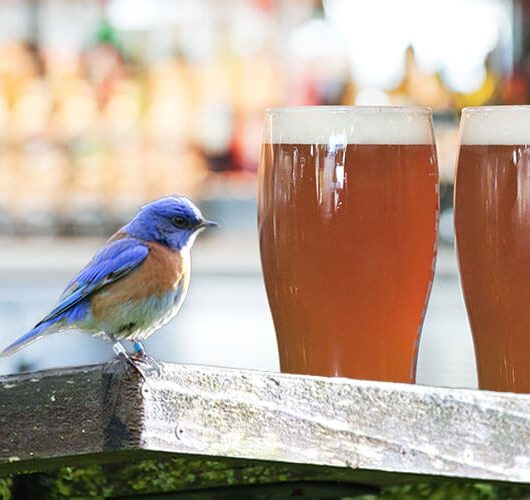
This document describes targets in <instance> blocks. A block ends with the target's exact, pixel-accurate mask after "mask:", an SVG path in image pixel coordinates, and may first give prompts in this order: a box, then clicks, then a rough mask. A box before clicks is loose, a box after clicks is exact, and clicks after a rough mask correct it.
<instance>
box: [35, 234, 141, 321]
mask: <svg viewBox="0 0 530 500" xmlns="http://www.w3.org/2000/svg"><path fill="white" fill-rule="evenodd" d="M148 253H149V248H148V247H147V245H145V244H144V243H142V242H141V241H139V240H135V239H132V238H124V239H121V240H116V241H114V242H112V243H110V244H108V245H107V246H105V247H103V248H102V249H101V250H100V251H99V252H98V253H96V255H94V258H93V259H92V260H91V261H90V263H89V264H88V265H87V266H86V267H85V268H84V269H83V270H82V271H81V272H80V273H79V274H78V275H77V276H76V277H75V278H74V279H73V280H72V281H71V282H70V283H69V284H68V286H67V287H66V289H65V290H64V292H63V294H62V295H61V298H60V299H59V303H58V304H57V305H56V306H55V307H54V309H53V310H52V311H51V312H50V313H49V314H48V315H47V316H46V317H45V318H43V319H42V320H41V321H40V322H39V323H38V324H37V325H36V326H38V325H40V324H41V323H50V322H51V321H53V320H54V319H56V318H58V317H59V316H61V315H62V314H63V313H65V312H66V311H68V310H69V309H71V308H72V307H74V306H75V305H76V304H78V303H79V302H81V301H82V300H84V299H86V298H87V297H89V296H90V295H91V294H93V293H94V292H96V291H97V290H100V289H101V288H103V287H104V286H106V285H109V284H110V283H113V282H115V281H117V280H119V279H120V278H123V277H124V276H126V275H127V274H129V273H130V272H132V271H134V270H135V269H137V268H138V266H140V264H141V263H142V262H143V261H144V260H145V258H146V257H147V254H148Z"/></svg>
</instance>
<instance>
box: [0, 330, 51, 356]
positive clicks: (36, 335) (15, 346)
mask: <svg viewBox="0 0 530 500" xmlns="http://www.w3.org/2000/svg"><path fill="white" fill-rule="evenodd" d="M50 326H51V323H50V322H48V321H45V322H43V323H39V324H38V325H37V326H35V327H34V328H33V329H31V330H30V331H29V332H28V333H25V334H24V335H22V337H20V338H19V339H17V340H15V341H14V342H13V343H12V344H11V345H9V346H7V347H6V348H5V349H4V350H3V351H2V352H0V358H4V357H6V356H11V354H14V353H15V352H17V351H19V350H20V349H22V348H24V347H26V346H27V345H29V344H32V343H33V342H35V341H37V340H39V339H40V338H41V337H43V336H44V335H45V334H46V333H48V332H47V331H46V330H47V329H48V327H50Z"/></svg>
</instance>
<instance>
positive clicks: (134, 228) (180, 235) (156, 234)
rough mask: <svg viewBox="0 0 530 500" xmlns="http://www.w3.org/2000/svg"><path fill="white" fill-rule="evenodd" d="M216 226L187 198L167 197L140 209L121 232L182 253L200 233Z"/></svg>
mask: <svg viewBox="0 0 530 500" xmlns="http://www.w3.org/2000/svg"><path fill="white" fill-rule="evenodd" d="M216 225H217V224H216V223H215V222H212V221H209V220H206V219H205V218H204V217H203V215H202V214H201V212H200V210H199V209H198V208H197V207H196V206H195V205H194V204H193V203H192V202H191V201H190V200H188V199H187V198H184V197H183V196H167V197H165V198H160V199H159V200H156V201H152V202H151V203H148V204H147V205H144V206H143V207H141V208H140V211H139V212H138V213H137V214H136V216H135V217H134V219H133V220H132V221H131V222H129V224H127V225H126V226H125V227H124V228H123V230H124V231H125V232H126V233H127V234H129V235H130V236H132V237H133V238H138V239H140V240H144V241H155V242H157V243H160V244H162V245H165V246H168V247H169V248H172V249H173V250H182V249H183V248H184V247H189V246H191V245H192V244H193V242H194V241H195V238H196V236H197V235H198V234H199V233H200V232H201V231H202V230H204V229H205V228H207V227H209V226H216Z"/></svg>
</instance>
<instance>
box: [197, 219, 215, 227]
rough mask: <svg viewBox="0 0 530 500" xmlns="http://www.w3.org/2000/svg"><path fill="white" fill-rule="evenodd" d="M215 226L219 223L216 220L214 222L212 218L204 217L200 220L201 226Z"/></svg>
mask: <svg viewBox="0 0 530 500" xmlns="http://www.w3.org/2000/svg"><path fill="white" fill-rule="evenodd" d="M217 226H219V224H217V222H214V221H213V220H207V219H204V220H203V221H202V222H201V227H217Z"/></svg>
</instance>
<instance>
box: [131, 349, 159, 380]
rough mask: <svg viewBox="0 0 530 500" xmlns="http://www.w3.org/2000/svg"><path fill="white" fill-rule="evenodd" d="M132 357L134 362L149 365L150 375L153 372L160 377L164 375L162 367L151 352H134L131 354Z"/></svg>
mask: <svg viewBox="0 0 530 500" xmlns="http://www.w3.org/2000/svg"><path fill="white" fill-rule="evenodd" d="M130 359H131V361H132V362H133V363H134V364H136V363H139V364H141V365H145V366H147V374H148V375H151V374H153V373H155V374H156V375H157V376H158V377H160V375H162V367H161V366H160V364H159V363H158V361H157V360H156V359H155V358H153V357H152V356H150V355H149V354H147V353H146V352H145V351H141V352H139V353H137V354H133V355H132V356H130ZM137 369H138V367H137Z"/></svg>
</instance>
